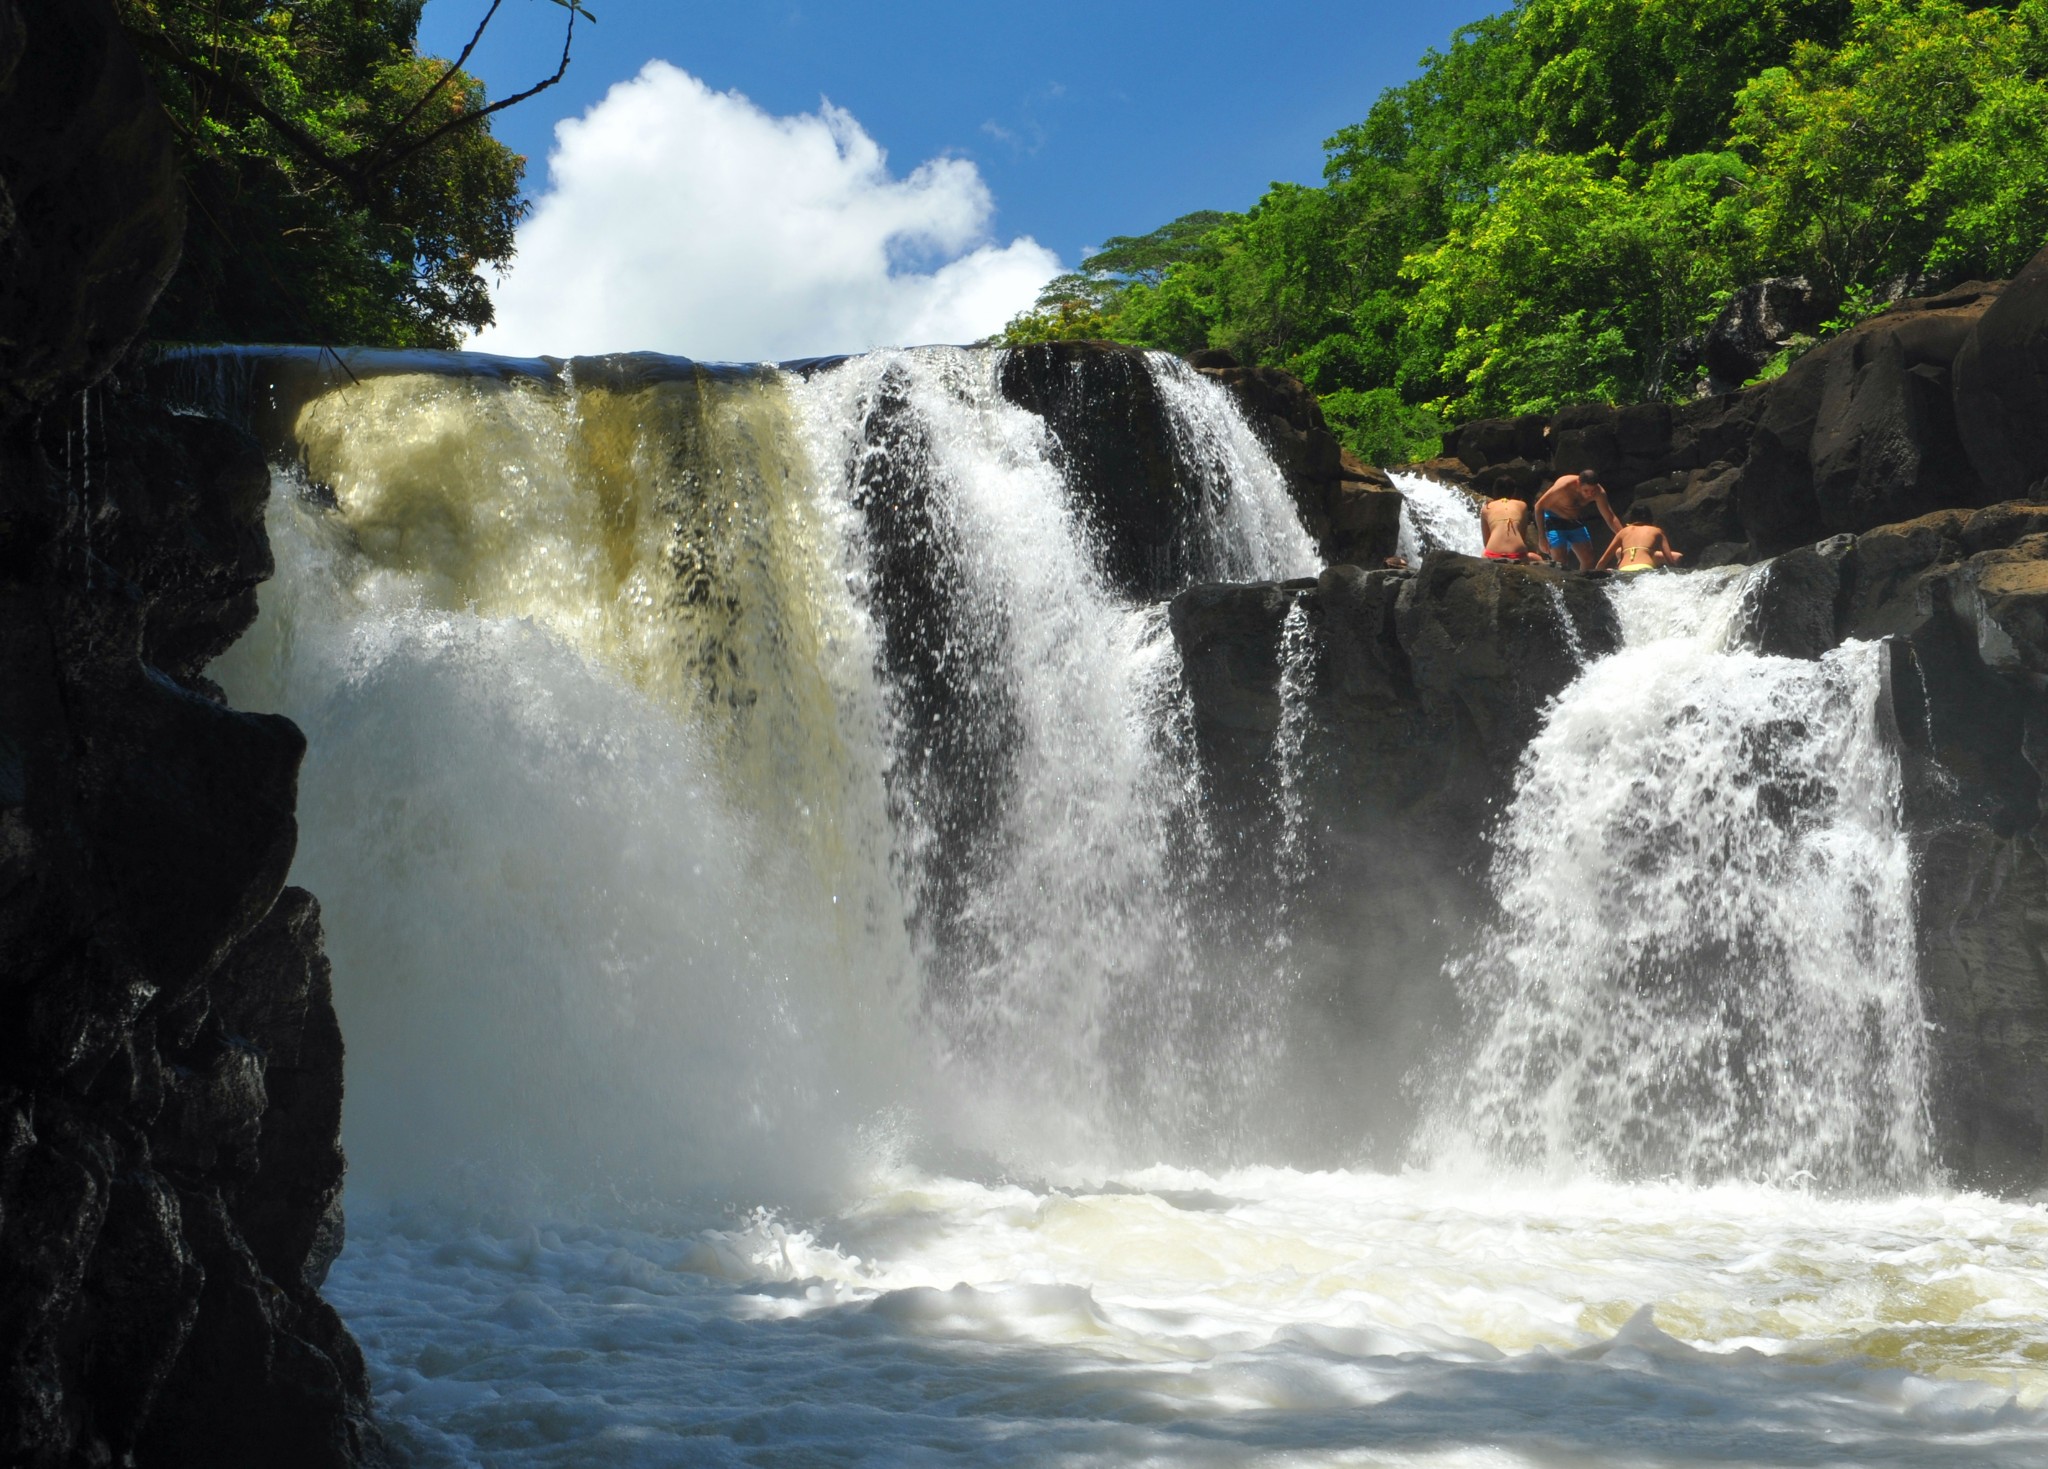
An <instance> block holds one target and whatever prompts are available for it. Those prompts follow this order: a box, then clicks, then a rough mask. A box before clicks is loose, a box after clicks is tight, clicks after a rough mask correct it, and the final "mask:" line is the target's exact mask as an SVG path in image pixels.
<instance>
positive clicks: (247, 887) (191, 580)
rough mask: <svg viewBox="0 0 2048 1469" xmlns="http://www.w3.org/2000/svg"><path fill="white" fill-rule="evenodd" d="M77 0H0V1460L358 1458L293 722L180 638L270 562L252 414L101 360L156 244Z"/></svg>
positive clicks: (121, 80) (158, 172)
mask: <svg viewBox="0 0 2048 1469" xmlns="http://www.w3.org/2000/svg"><path fill="white" fill-rule="evenodd" d="M179 187H180V185H179V182H178V175H177V169H176V165H175V160H174V158H173V155H172V151H171V145H170V139H169V136H168V130H167V128H166V125H165V123H164V120H163V118H162V115H161V112H160V110H159V109H158V107H157V105H156V102H155V99H154V96H153V94H152V93H151V91H150V89H149V87H148V84H147V82H146V79H145V78H144V76H143V73H142V71H141V69H140V67H139V66H138V65H137V64H136V61H135V58H134V56H133V55H132V53H131V52H130V51H129V50H128V49H127V43H126V41H125V39H124V38H123V37H122V35H121V33H120V30H119V27H118V25H117V24H116V22H115V20H114V16H113V12H112V8H111V6H109V5H108V4H107V3H106V0H74V3H69V4H66V5H62V6H59V5H38V6H21V5H17V4H14V3H0V188H4V190H5V193H4V204H5V207H4V209H0V604H4V608H0V687H4V689H5V693H6V697H5V699H4V700H0V1461H4V1462H5V1463H7V1464H9V1465H22V1466H46V1465H47V1466H55V1465H74V1464H79V1465H83V1464H115V1463H122V1464H127V1463H132V1464H137V1465H141V1466H145V1469H147V1466H150V1465H186V1464H205V1465H209V1466H243V1465H246V1466H251V1469H255V1466H266V1469H267V1466H276V1465H284V1464H291V1465H313V1466H334V1469H342V1466H347V1465H354V1464H361V1463H365V1462H369V1461H371V1460H373V1459H374V1458H376V1457H377V1447H376V1440H375V1435H374V1431H373V1430H372V1429H371V1428H370V1426H369V1421H368V1383H367V1380H366V1376H365V1372H364V1368H363V1363H362V1359H361V1356H360V1354H359V1353H358V1352H357V1351H356V1348H355V1344H354V1343H353V1342H352V1341H351V1340H350V1339H349V1336H348V1334H347V1332H346V1330H345V1329H344V1328H343V1327H342V1324H341V1322H340V1320H339V1319H338V1318H337V1317H336V1316H335V1314H334V1312H333V1311H332V1310H331V1309H330V1308H329V1307H328V1306H327V1305H326V1303H325V1302H324V1301H322V1300H321V1298H320V1295H319V1284H320V1280H321V1278H322V1276H323V1275H324V1274H325V1272H326V1268H327V1263H328V1262H329V1261H330V1260H331V1259H332V1258H333V1256H334V1253H335V1251H336V1250H337V1249H338V1248H339V1243H340V1238H341V1230H340V1215H339V1196H340V1188H341V1176H342V1159H341V1154H340V1150H339V1146H338V1143H337V1138H338V1133H339V1125H340V1105H341V1037H340V1033H339V1030H338V1029H337V1027H336V1025H335V1021H334V1012H333V1006H332V1003H331V1000H330V997H329V994H328V978H327V966H326V961H325V959H324V958H323V957H322V955H321V949H320V929H319V920H318V912H317V909H316V907H315V905H314V903H313V900H312V898H311V897H310V896H308V895H307V894H305V893H303V892H298V891H296V890H293V889H287V888H285V887H284V879H285V874H286V871H287V869H288V868H289V866H290V863H291V858H292V852H293V848H294V844H295V841H296V836H297V828H296V824H295V820H294V816H293V806H294V801H295V798H296V786H297V777H298V766H299V760H300V757H301V755H302V753H303V750H304V740H303V739H302V738H301V736H300V734H299V732H298V730H297V729H296V728H294V727H293V726H292V725H291V724H290V722H289V721H286V720H283V719H279V718H276V717H273V716H266V715H254V714H244V713H238V712H236V711H235V710H232V709H229V708H227V707H226V706H225V705H224V703H223V702H222V700H221V698H220V695H219V692H218V690H216V689H214V688H213V687H212V686H211V685H210V684H208V683H207V681H206V680H205V678H204V677H203V675H202V672H201V670H202V669H203V668H204V666H205V664H206V662H207V661H208V660H209V659H210V658H212V657H213V656H214V655H216V654H217V653H219V652H220V651H221V650H222V649H224V648H226V647H227V646H228V645H229V644H230V643H231V642H232V641H233V640H234V639H235V638H236V637H237V636H238V635H239V634H240V633H241V632H242V631H243V629H244V628H246V627H247V625H248V624H249V622H250V620H251V619H252V618H253V617H254V615H255V606H256V604H255V588H256V584H257V583H258V582H260V581H261V580H262V579H263V578H264V577H266V576H267V575H269V573H270V569H271V562H270V552H269V547H268V544H267V542H266V540H265V537H264V532H263V523H262V512H263V502H264V499H265V496H266V494H267V489H268V482H269V477H268V471H267V469H266V467H265V464H264V462H263V459H262V457H261V455H260V453H259V452H258V451H257V449H256V447H255V445H254V443H253V442H252V441H251V440H249V439H248V438H247V437H246V436H245V435H243V434H241V433H240V432H239V431H237V430H235V429H232V428H229V427H228V426H226V425H224V424H221V423H217V422H214V421H211V420H208V419H204V418H199V417H193V416H189V415H181V414H173V413H171V412H169V411H168V410H167V409H165V408H163V407H162V406H160V405H159V404H156V403H154V402H152V401H150V400H148V399H147V398H145V397H143V396H141V395H139V394H137V393H135V392H132V391H130V390H128V389H126V388H124V387H123V386H122V385H120V384H118V383H115V382H112V381H110V380H106V379H105V378H104V374H105V373H106V372H107V370H108V368H109V367H110V365H112V364H113V363H114V362H116V361H117V360H118V359H119V358H120V356H121V354H122V353H123V352H124V351H125V350H126V349H127V347H128V345H129V343H130V342H131V341H132V339H133V338H134V336H135V334H136V333H137V332H138V331H139V330H140V328H141V326H142V324H143V320H144V317H145V315H146V313H147V310H148V308H149V306H150V304H151V303H152V302H153V300H154V298H155V295H156V292H157V290H158V289H159V288H160V287H161V285H162V283H163V281H164V280H165V279H166V278H167V277H168V275H169V273H170V271H171V269H172V267H173V266H174V265H175V263H176V259H177V250H178V243H179V240H180V238H181V228H182V224H181V217H180V214H179V203H178V201H179V198H180V194H179Z"/></svg>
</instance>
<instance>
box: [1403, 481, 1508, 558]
mask: <svg viewBox="0 0 2048 1469" xmlns="http://www.w3.org/2000/svg"><path fill="white" fill-rule="evenodd" d="M1389 477H1390V478H1391V479H1392V480H1393V481H1394V488H1396V489H1397V490H1399V491H1400V492H1401V534H1400V540H1399V543H1398V545H1397V549H1398V550H1399V551H1400V553H1401V554H1402V555H1403V556H1405V557H1407V558H1408V561H1409V564H1410V565H1413V564H1414V563H1415V562H1418V561H1420V560H1421V559H1422V558H1423V557H1424V556H1426V555H1428V554H1429V553H1430V552H1431V551H1459V552H1462V553H1463V554H1465V555H1467V556H1477V555H1478V554H1479V553H1480V551H1481V550H1482V549H1484V547H1485V545H1486V536H1485V533H1484V531H1483V530H1482V529H1481V527H1480V524H1479V502H1478V500H1477V499H1475V498H1474V497H1473V496H1472V495H1471V494H1470V493H1469V492H1468V491H1465V490H1460V489H1456V488H1454V487H1452V486H1450V485H1447V484H1445V483H1443V481H1441V480H1434V479H1431V478H1430V477H1429V476H1428V475H1424V474H1406V473H1403V472H1401V471H1399V470H1396V471H1395V472H1394V473H1393V474H1392V475H1391V476H1389Z"/></svg>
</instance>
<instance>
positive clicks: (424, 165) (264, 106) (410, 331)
mask: <svg viewBox="0 0 2048 1469" xmlns="http://www.w3.org/2000/svg"><path fill="white" fill-rule="evenodd" d="M422 3H423V0H118V5H119V8H120V13H121V16H122V20H123V23H124V25H125V26H126V28H127V30H128V32H129V34H130V35H131V36H132V37H133V38H134V39H135V41H136V43H137V45H138V47H139V48H140V49H141V51H142V52H143V54H144V56H145V58H146V60H147V61H148V63H149V65H150V66H151V69H152V71H153V73H154V76H155V80H156V83H157V86H158V89H159V92H160V94H161V95H162V97H163V102H164V111H165V115H166V116H167V117H168V118H169V119H170V121H171V123H172V125H173V126H174V127H175V128H176V130H177V131H178V134H179V136H180V138H181V140H182V142H183V145H184V156H185V180H186V187H187V193H188V198H189V200H190V204H191V220H192V223H191V226H190V227H189V229H188V231H187V236H186V246H185V259H184V263H183V265H182V266H181V267H180V269H179V271H178V274H177V275H176V277H174V278H173V280H172V281H171V283H170V285H169V286H168V288H167V289H166V290H165V293H164V296H163V298H162V300H161V301H160V303H159V306H158V309H157V314H156V316H155V318H154V319H153V322H152V330H153V331H154V332H155V333H156V335H158V336H159V337H163V338H168V339H172V340H199V341H221V340H225V341H260V340H273V341H276V340H286V341H309V342H316V343H326V344H339V343H343V342H350V343H362V344H366V345H376V346H398V347H409V346H435V347H440V346H453V345H455V343H456V342H458V341H459V340H460V339H461V336H462V335H463V333H465V332H468V331H474V330H475V329H477V328H479V327H481V326H483V325H485V324H487V323H488V322H489V321H490V320H491V319H492V312H491V302H490V295H489V291H488V289H487V287H486V285H485V282H484V279H483V271H484V270H485V269H487V268H493V267H496V268H502V267H503V266H504V264H505V263H506V262H507V261H508V260H509V259H510V258H511V255H512V248H513V230H514V228H515V226H516V225H517V223H518V221H519V219H520V218H521V216H522V214H523V213H524V210H525V205H524V203H523V202H522V200H521V199H520V195H519V184H520V178H521V175H522V172H523V170H524V166H525V161H524V160H523V159H522V158H520V157H519V156H518V155H517V154H515V153H513V152H512V151H511V150H510V149H508V148H506V147H505V146H504V145H503V144H501V143H499V142H498V141H497V140H496V139H494V138H493V137H491V135H490V129H489V122H488V119H489V118H490V116H491V115H492V114H494V113H495V112H497V111H499V110H501V109H502V108H504V107H506V106H509V105H511V104H513V103H516V102H518V101H521V100H523V99H524V98H525V97H528V96H531V95H532V94H533V93H534V92H536V91H540V90H542V89H544V88H545V87H548V86H551V85H553V84H554V82H555V81H557V80H559V79H560V77H561V76H562V74H563V71H564V70H566V68H567V66H568V61H569V49H568V38H569V37H573V34H574V27H575V22H576V19H577V17H578V16H579V15H582V16H584V17H586V18H587V17H588V14H589V13H588V12H587V11H585V10H584V9H583V8H582V6H581V5H580V3H577V0H555V3H556V4H559V5H561V6H563V8H564V9H566V10H567V11H568V12H569V14H568V16H567V17H566V20H567V25H566V28H565V39H564V45H563V51H562V62H561V66H560V67H559V68H558V69H557V70H556V72H555V74H554V75H553V76H552V77H549V78H546V79H544V80H543V81H542V82H541V83H540V84H539V85H538V86H536V87H533V88H531V89H529V90H528V91H526V92H523V93H520V94H518V95H517V96H514V97H509V98H506V99H504V100H502V101H500V102H495V103H493V102H488V101H487V100H486V99H485V96H484V91H483V87H482V84H481V83H479V82H478V81H477V80H476V79H475V78H474V77H472V76H471V75H469V74H468V73H467V72H465V71H463V70H462V63H463V62H466V61H467V60H468V56H469V51H470V50H471V49H473V48H474V46H475V44H476V41H475V39H472V41H471V43H470V47H468V48H465V50H464V52H463V54H462V55H461V56H460V57H458V58H457V60H456V62H455V63H454V64H452V65H451V64H449V63H446V62H442V61H437V60H434V59H432V58H429V57H423V56H420V55H418V54H417V52H416V50H415V38H416V35H417V31H418V26H419V18H420V10H421V6H422ZM502 4H503V0H493V3H492V4H491V5H490V7H489V9H488V10H487V12H486V13H485V16H484V19H483V22H482V24H480V25H479V26H478V28H477V36H478V37H481V36H482V34H483V31H484V28H485V27H486V26H488V25H489V24H490V22H491V20H492V19H493V18H494V17H495V16H496V15H497V14H498V12H499V10H500V7H501V5H502Z"/></svg>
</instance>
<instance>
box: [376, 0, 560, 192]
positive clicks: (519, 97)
mask: <svg viewBox="0 0 2048 1469" xmlns="http://www.w3.org/2000/svg"><path fill="white" fill-rule="evenodd" d="M556 3H557V4H560V5H561V6H562V8H563V9H564V10H567V11H568V12H569V26H568V29H567V30H566V31H564V32H563V35H562V62H561V65H559V66H557V67H556V68H555V74H554V75H553V76H551V77H548V78H547V79H546V80H544V81H539V82H536V83H534V84H533V85H532V86H530V87H528V88H527V89H526V90H525V91H523V92H515V93H514V94H513V95H512V96H510V97H504V98H501V99H499V100H498V101H496V102H493V103H491V105H490V106H488V107H479V108H478V109H477V110H476V111H474V112H465V113H463V114H462V116H460V117H451V118H450V119H449V120H448V121H446V122H444V123H442V124H441V125H440V126H439V127H437V128H435V129H434V130H433V131H432V132H429V133H426V134H423V135H422V136H420V137H418V138H415V139H414V140H413V141H412V142H411V143H409V144H407V145H406V146H405V147H403V148H400V149H399V150H398V151H397V152H395V153H390V154H387V155H386V156H384V157H383V158H381V159H379V160H378V161H377V165H376V167H375V168H374V169H373V170H371V173H370V174H369V175H366V177H373V176H374V175H375V174H379V173H382V172H384V171H385V170H386V169H390V168H396V167H397V166H398V165H399V164H401V163H403V162H405V160H406V159H408V158H410V157H412V156H413V155H414V154H415V153H418V152H420V151H422V150H423V149H427V148H431V147H432V146H433V145H434V144H436V143H438V142H440V141H441V139H443V138H444V137H446V136H447V135H448V134H450V133H452V132H454V131H455V130H456V129H458V128H465V127H468V126H470V125H471V124H472V123H478V122H482V121H483V120H484V119H485V118H487V117H489V116H490V115H491V114H492V113H494V112H503V111H504V110H505V109H506V108H507V107H516V106H517V105H518V104H519V103H521V102H524V101H526V99H527V98H529V97H537V96H539V95H540V94H541V93H542V92H545V91H546V90H547V89H548V88H549V87H552V86H553V85H554V84H555V83H556V82H559V81H560V80H561V79H562V78H563V77H564V76H566V75H567V74H568V71H569V46H570V44H571V43H572V42H573V41H574V40H575V39H576V17H577V16H578V15H588V14H589V13H590V12H589V11H587V10H585V9H584V8H583V7H582V6H581V5H578V4H573V3H570V0H556Z"/></svg>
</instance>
